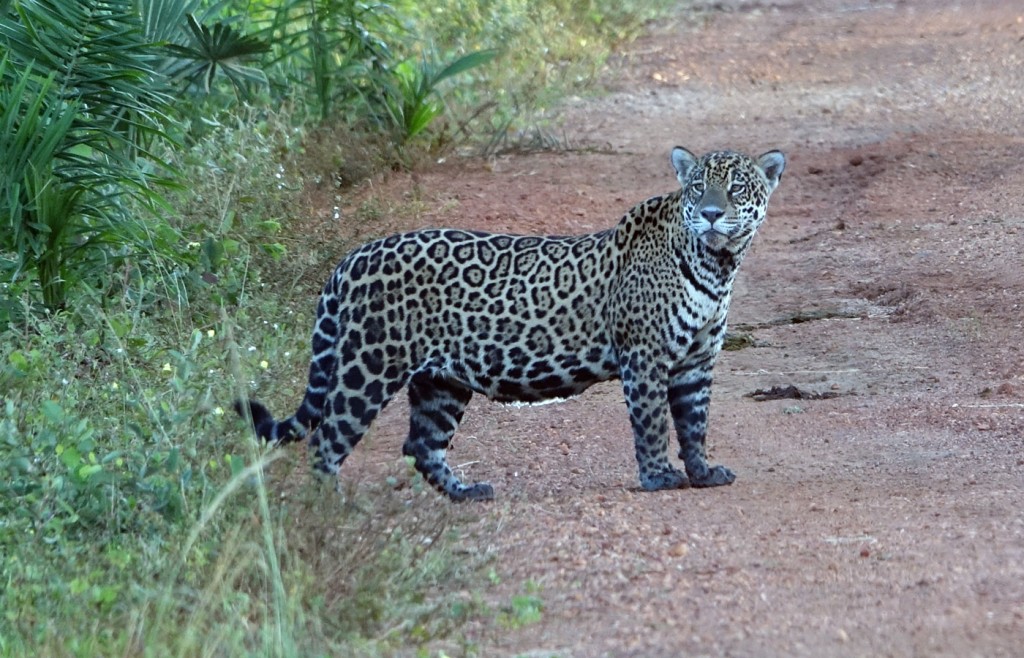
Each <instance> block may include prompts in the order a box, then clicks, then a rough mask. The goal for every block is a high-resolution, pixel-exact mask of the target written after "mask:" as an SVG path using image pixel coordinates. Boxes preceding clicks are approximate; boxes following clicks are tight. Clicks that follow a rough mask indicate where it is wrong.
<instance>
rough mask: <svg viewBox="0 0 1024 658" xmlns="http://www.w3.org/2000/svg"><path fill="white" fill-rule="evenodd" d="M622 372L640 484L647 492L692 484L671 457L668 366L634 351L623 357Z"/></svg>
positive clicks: (620, 367)
mask: <svg viewBox="0 0 1024 658" xmlns="http://www.w3.org/2000/svg"><path fill="white" fill-rule="evenodd" d="M619 371H620V372H619V374H620V377H621V379H622V391H623V393H624V395H625V396H626V407H627V408H628V409H629V420H630V423H631V424H632V426H633V440H634V443H635V446H636V461H637V465H638V466H639V468H640V486H642V487H643V488H644V489H646V490H647V491H657V490H658V489H680V488H683V487H688V486H690V482H689V480H688V479H687V477H686V473H683V472H682V471H681V470H679V469H678V468H675V467H674V466H672V464H671V463H670V462H669V460H668V435H669V427H668V414H667V413H666V410H667V407H668V389H667V385H668V369H667V368H666V367H665V365H664V363H659V360H658V359H656V358H654V357H653V355H651V354H649V353H645V352H643V351H632V352H629V353H627V354H624V355H622V356H621V357H620V358H619Z"/></svg>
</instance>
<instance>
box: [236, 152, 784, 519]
mask: <svg viewBox="0 0 1024 658" xmlns="http://www.w3.org/2000/svg"><path fill="white" fill-rule="evenodd" d="M671 160H672V164H673V166H674V167H675V170H676V174H677V178H678V180H679V182H680V184H681V186H682V187H681V189H679V190H677V191H676V192H674V193H671V194H667V195H665V196H659V197H654V198H651V199H648V200H647V201H644V202H643V203H641V204H639V205H637V206H635V207H634V208H633V209H632V210H630V211H629V212H628V213H626V215H625V216H624V217H623V218H622V220H621V221H620V222H619V223H618V225H617V226H615V227H614V228H611V229H608V230H605V231H601V232H598V233H592V234H589V235H580V236H573V237H524V236H512V235H498V234H491V233H482V232H471V231H458V230H440V229H432V230H422V231H414V232H411V233H405V234H402V235H395V236H392V237H389V238H385V239H382V240H377V241H376V242H371V243H369V244H366V245H364V246H362V247H359V248H358V249H356V250H355V251H353V252H351V253H350V254H349V255H348V256H346V257H345V258H344V259H343V260H342V261H341V263H340V264H339V265H338V267H337V269H335V271H334V274H333V276H331V278H330V279H329V280H328V281H327V283H326V285H325V286H324V291H323V295H322V296H321V298H320V302H319V305H318V307H317V319H316V326H315V329H314V331H313V359H312V361H311V363H310V368H309V384H308V387H307V389H306V396H305V398H304V399H303V401H302V404H301V405H300V406H299V408H298V410H297V411H296V412H295V414H294V415H293V416H291V417H289V418H287V419H285V420H282V421H275V420H274V419H273V417H272V416H271V414H270V412H269V411H268V410H267V409H266V407H264V406H263V405H262V404H260V403H258V402H255V401H250V402H248V403H239V404H238V405H237V409H238V411H239V413H241V414H246V413H248V414H249V415H251V418H252V421H253V423H254V426H255V428H256V432H257V433H258V434H259V436H261V437H263V438H264V439H266V440H267V441H269V442H272V443H288V442H291V441H297V440H300V439H302V438H303V437H305V436H306V434H307V433H308V432H309V431H310V430H314V431H313V432H312V434H311V435H310V443H311V446H312V448H313V449H314V450H315V452H316V462H317V466H318V468H320V469H321V470H323V471H326V472H328V473H337V471H338V469H339V468H340V466H341V464H342V462H343V461H344V460H345V458H346V457H348V455H349V454H350V453H351V451H352V449H353V448H354V447H355V445H356V444H357V443H358V442H359V440H360V439H361V438H362V436H363V434H364V433H365V432H366V431H367V429H368V428H369V426H370V423H371V422H372V421H373V419H374V418H375V417H376V416H377V414H378V413H379V412H380V410H381V409H383V408H384V406H385V405H386V404H387V403H388V401H389V400H390V399H391V397H392V396H393V395H394V394H395V393H397V392H398V390H399V389H400V388H401V387H402V386H403V385H405V384H408V386H409V402H410V406H411V409H412V412H411V419H410V426H409V436H408V438H407V439H406V440H405V445H404V446H403V452H404V454H406V455H411V456H413V457H414V458H415V461H416V468H417V469H418V470H419V471H420V473H422V474H423V476H424V477H425V478H426V479H427V480H428V481H429V482H430V483H431V484H432V485H434V486H435V487H436V488H437V489H439V490H440V491H443V492H444V493H446V494H447V495H448V496H450V497H451V498H452V499H454V500H464V499H489V498H492V497H493V489H492V488H491V486H490V485H489V484H487V483H483V482H479V483H475V484H470V485H466V484H463V483H462V482H461V481H459V479H458V477H456V475H455V474H454V473H453V472H452V470H451V468H449V466H448V462H447V459H446V451H447V448H448V444H449V442H450V441H451V438H452V435H453V433H454V432H455V429H456V428H457V427H458V424H459V421H460V420H461V419H462V414H463V411H464V410H465V408H466V404H467V403H468V402H469V399H470V397H471V396H472V395H473V393H474V392H476V393H480V394H482V395H486V396H487V397H489V398H491V399H493V400H499V401H502V402H539V401H542V400H548V399H552V398H564V397H569V396H572V395H577V394H579V393H582V392H583V391H584V390H586V389H587V388H588V387H589V386H591V385H592V384H594V383H596V382H600V381H606V380H610V379H615V378H619V379H621V380H622V388H623V392H624V394H625V398H626V404H627V407H628V409H629V417H630V421H631V423H632V426H633V434H634V440H635V446H636V458H637V462H638V463H639V469H640V484H641V485H642V486H643V488H644V489H648V490H654V489H666V488H673V487H686V486H688V485H689V486H695V487H707V486H717V485H723V484H730V483H732V481H733V480H734V479H735V476H734V475H733V474H732V472H731V471H730V470H729V469H727V468H725V467H724V466H714V467H712V466H709V465H708V463H707V459H706V452H705V434H706V428H707V419H708V404H709V401H710V394H711V370H712V366H713V365H714V362H715V359H716V357H717V356H718V353H719V351H720V349H721V346H722V341H723V338H724V336H725V325H726V314H727V313H728V310H729V301H730V298H731V295H732V283H733V279H734V278H735V276H736V271H737V268H738V267H739V265H740V261H741V260H742V258H743V256H744V254H745V253H746V251H747V248H748V247H749V246H750V243H751V240H752V238H753V237H754V232H755V231H756V230H757V227H758V226H759V225H760V224H761V222H762V221H764V218H765V213H766V210H767V207H768V198H769V196H771V193H772V191H773V190H774V189H775V187H776V185H778V182H779V179H780V177H781V175H782V171H783V168H784V167H785V158H784V157H783V155H782V154H781V153H780V152H778V151H769V152H768V153H765V154H764V155H761V156H760V157H759V158H757V159H756V160H755V159H752V158H749V157H747V156H745V155H741V154H739V153H734V152H730V151H718V152H712V153H708V154H706V155H704V156H703V157H701V158H697V157H696V156H694V155H693V154H691V153H690V152H689V151H687V150H686V149H683V148H680V147H677V148H675V149H674V150H673V151H672V157H671ZM670 417H671V420H672V421H673V423H674V424H675V429H676V433H677V435H678V438H679V443H680V450H679V456H680V457H681V458H682V460H683V464H684V465H685V468H686V472H685V473H684V472H683V471H681V470H679V469H677V468H675V467H674V466H673V465H672V464H671V463H670V462H669V456H668V449H669V418H670Z"/></svg>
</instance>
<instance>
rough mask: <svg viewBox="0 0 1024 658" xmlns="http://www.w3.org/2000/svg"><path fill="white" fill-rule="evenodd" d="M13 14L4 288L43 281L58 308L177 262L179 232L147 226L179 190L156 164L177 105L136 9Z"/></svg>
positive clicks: (31, 6)
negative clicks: (150, 266) (171, 108)
mask: <svg viewBox="0 0 1024 658" xmlns="http://www.w3.org/2000/svg"><path fill="white" fill-rule="evenodd" d="M14 11H15V12H16V14H15V13H10V12H9V13H8V14H7V15H5V16H2V17H0V43H3V44H4V45H5V46H6V47H7V48H8V49H9V52H8V56H7V57H5V58H4V60H3V61H0V108H2V109H0V130H2V134H0V152H3V153H4V156H5V159H7V161H8V162H9V163H10V165H11V166H6V167H4V168H3V170H2V173H0V188H2V189H3V190H4V193H3V194H2V196H0V221H2V222H3V224H4V226H5V228H6V229H7V230H5V231H3V232H2V233H0V235H2V237H0V249H2V250H3V251H5V252H9V253H12V254H14V255H15V256H16V259H15V260H14V261H13V263H11V264H9V265H8V266H7V268H6V271H5V272H4V274H5V278H8V279H9V280H10V281H11V282H14V283H17V282H18V281H19V280H20V279H21V278H22V277H23V276H24V275H25V274H26V273H29V272H33V271H34V273H35V275H36V277H37V279H38V282H39V289H40V290H41V296H42V301H43V304H44V305H45V306H46V307H47V308H48V309H50V310H57V309H59V308H62V307H63V306H64V304H65V302H66V301H67V295H68V288H69V286H72V285H77V284H84V285H87V286H93V287H95V288H101V289H102V288H104V287H106V286H108V285H109V283H110V282H109V281H107V280H105V279H106V278H107V277H108V276H109V273H110V272H111V270H113V269H116V268H117V267H118V266H120V265H121V264H122V263H125V262H129V261H130V262H132V263H133V264H134V265H135V266H139V265H142V264H145V263H151V262H152V261H153V260H154V259H156V260H164V259H170V260H175V259H176V256H177V254H176V253H175V251H174V244H175V242H176V235H175V234H174V232H173V231H170V230H169V227H167V226H166V225H165V224H162V223H160V222H149V221H146V220H145V219H141V218H140V217H139V214H140V213H147V212H148V211H151V210H152V209H154V208H155V207H156V206H158V205H159V204H161V203H162V199H161V197H160V195H159V193H158V191H157V187H156V186H160V185H167V184H169V181H168V180H167V179H165V178H162V177H160V176H159V175H156V174H155V173H154V171H153V169H152V166H151V162H152V158H148V157H147V155H148V149H149V148H150V147H151V146H152V145H153V143H154V141H159V140H166V135H165V133H164V132H163V131H162V130H161V126H160V120H161V117H162V116H163V113H164V112H165V111H166V110H167V108H168V103H169V96H167V95H166V94H165V93H164V91H163V87H162V85H161V84H160V82H159V76H158V75H157V74H156V73H155V72H154V70H153V69H152V68H151V67H150V59H151V58H150V55H149V50H148V48H147V45H146V44H145V42H144V40H143V39H142V38H141V25H140V23H139V20H138V16H137V15H136V14H135V13H134V11H133V3H132V2H131V1H130V0H104V1H103V2H96V3H65V2H56V1H55V0H38V1H36V2H17V3H15V4H14ZM150 217H152V214H150ZM10 308H11V304H10V300H9V299H8V302H7V304H6V309H7V310H8V311H9V310H10ZM8 317H9V316H8ZM4 319H6V318H4V317H0V321H2V320H4Z"/></svg>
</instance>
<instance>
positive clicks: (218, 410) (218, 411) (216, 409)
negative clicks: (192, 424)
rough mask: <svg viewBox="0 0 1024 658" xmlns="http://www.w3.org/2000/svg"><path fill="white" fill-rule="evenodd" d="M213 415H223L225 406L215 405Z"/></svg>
mask: <svg viewBox="0 0 1024 658" xmlns="http://www.w3.org/2000/svg"><path fill="white" fill-rule="evenodd" d="M213 415H214V416H223V415H224V407H214V409H213Z"/></svg>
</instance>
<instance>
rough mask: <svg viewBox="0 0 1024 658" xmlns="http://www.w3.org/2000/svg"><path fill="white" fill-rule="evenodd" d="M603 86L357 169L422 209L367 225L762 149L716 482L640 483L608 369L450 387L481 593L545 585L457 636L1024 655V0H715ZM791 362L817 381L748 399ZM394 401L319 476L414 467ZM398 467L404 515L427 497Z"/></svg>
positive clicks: (593, 214) (543, 205)
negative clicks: (457, 395) (502, 141)
mask: <svg viewBox="0 0 1024 658" xmlns="http://www.w3.org/2000/svg"><path fill="white" fill-rule="evenodd" d="M608 85H609V87H610V89H611V92H610V93H609V94H607V95H605V96H603V97H601V98H598V99H573V100H572V101H570V102H569V103H567V106H566V107H565V108H564V109H563V111H562V114H561V117H560V120H559V123H560V125H562V126H564V129H565V131H566V134H567V135H568V137H569V143H570V144H571V145H573V146H576V147H579V148H573V149H569V150H567V151H563V152H558V153H533V154H515V155H505V156H501V157H498V158H495V159H492V160H490V161H488V162H483V161H480V160H473V159H468V160H460V159H449V161H448V162H447V163H446V164H442V165H438V166H436V167H433V168H430V169H428V170H426V171H420V172H419V173H417V174H416V175H415V176H405V175H396V176H394V177H392V178H391V179H390V180H388V181H387V182H385V183H384V184H382V185H378V186H376V187H375V189H374V190H373V191H372V194H373V195H375V196H376V197H377V198H378V199H380V200H381V201H382V202H383V203H384V204H388V205H392V204H397V203H401V202H402V201H403V200H405V199H410V198H415V199H417V203H418V204H419V207H420V208H422V212H420V213H419V214H418V215H417V216H416V217H415V218H413V219H408V220H406V219H390V220H388V221H389V222H390V223H392V224H394V226H390V225H389V229H390V228H394V229H399V228H411V227H418V226H457V227H472V228H478V229H485V230H493V231H510V232H516V233H547V234H556V233H563V234H564V233H577V232H588V231H594V230H599V229H602V228H605V227H608V226H611V225H612V224H614V223H615V222H616V221H617V219H618V217H619V216H620V215H621V214H622V212H624V211H625V210H626V209H627V208H628V207H629V206H631V205H632V204H634V203H636V202H638V201H640V200H642V199H644V198H646V197H648V196H651V195H654V194H659V193H662V192H667V191H669V190H671V189H673V186H674V185H675V179H674V176H673V172H672V170H671V166H670V164H669V160H668V154H669V151H670V149H671V147H672V146H673V145H675V144H680V145H683V146H686V147H688V148H689V149H690V150H693V151H696V152H702V151H706V150H711V149H717V148H726V147H727V148H735V149H739V150H743V151H746V152H748V153H751V154H755V155H756V154H757V153H760V152H762V151H766V150H768V149H771V148H779V149H781V150H783V151H785V152H786V153H787V155H788V157H789V165H788V168H787V171H786V175H785V176H784V177H783V181H782V184H781V186H780V188H779V190H778V191H777V192H776V194H775V196H774V197H773V199H772V207H771V210H770V212H769V218H768V221H767V222H766V224H765V225H764V226H763V227H762V229H761V232H760V235H759V237H758V238H757V241H756V243H755V246H754V249H753V252H752V253H751V255H750V256H749V257H748V258H747V260H746V261H745V263H744V269H743V272H742V273H741V275H740V280H739V281H738V283H737V295H736V297H735V300H734V302H733V309H732V315H731V318H730V320H731V328H732V330H733V331H734V332H737V333H738V334H742V335H747V336H748V337H749V340H747V345H748V346H747V347H746V348H745V349H741V350H739V351H730V352H725V353H723V355H722V358H721V360H720V362H719V365H718V367H717V371H716V380H715V388H714V394H713V401H712V414H711V426H710V435H709V441H710V445H711V450H712V458H713V459H712V461H714V462H721V463H724V464H726V465H728V466H729V467H731V468H732V469H733V470H734V471H735V472H736V473H737V476H738V478H737V481H736V483H735V484H733V485H732V486H729V487H722V488H717V489H712V490H679V491H663V492H657V493H645V492H641V491H638V490H637V475H636V464H635V462H634V459H633V448H632V439H631V433H630V429H629V424H628V420H627V417H626V413H625V408H624V405H623V404H622V402H621V399H620V395H621V394H620V391H619V388H618V385H617V384H616V383H611V384H608V385H604V386H600V387H595V388H594V389H592V390H591V391H589V392H588V393H587V394H585V395H584V396H582V397H580V398H578V399H575V400H572V401H569V402H566V403H564V404H560V405H547V406H541V407H532V408H510V407H502V406H499V405H495V404H492V403H489V402H488V401H486V400H482V399H476V400H474V402H473V403H472V405H471V407H470V409H469V411H468V412H467V414H466V420H465V421H464V423H463V426H462V428H461V429H460V432H459V433H458V434H457V435H456V442H455V444H454V448H453V451H452V453H451V461H452V463H453V464H459V465H462V467H461V468H462V470H463V471H464V472H465V477H466V478H467V479H472V480H489V481H490V482H492V483H493V484H494V485H495V491H496V494H497V500H496V501H495V502H494V503H490V504H478V505H468V506H460V507H459V511H458V512H457V515H458V516H459V519H458V521H457V529H458V531H459V532H460V533H462V534H463V536H464V539H463V540H462V541H463V543H464V544H465V546H466V550H467V551H469V552H472V553H474V554H478V555H479V554H481V553H482V554H483V555H484V556H489V557H491V558H493V559H492V561H491V564H492V565H493V569H494V572H495V574H496V575H497V577H498V578H500V581H501V584H500V585H497V586H495V587H492V588H490V589H489V590H488V591H489V592H490V594H493V597H494V598H493V601H489V602H490V603H491V604H493V605H501V604H502V603H503V602H504V603H507V602H508V601H509V599H510V597H511V596H512V595H514V594H517V593H521V592H522V591H523V587H524V583H526V582H527V581H530V582H532V583H534V584H535V585H536V588H537V592H536V596H538V597H539V598H540V599H542V600H543V602H544V609H543V614H542V618H541V620H540V621H539V622H536V623H530V624H526V625H524V626H521V627H518V628H515V627H514V626H516V624H509V626H512V628H501V627H495V626H494V625H489V626H485V625H483V624H482V623H481V625H480V627H479V628H476V627H473V626H471V627H470V628H469V629H468V630H467V631H466V632H467V634H468V640H469V641H470V642H472V643H475V645H476V650H475V651H476V652H477V653H478V654H479V655H482V656H503V655H526V656H549V655H555V656H562V657H566V658H568V657H576V658H582V657H590V656H666V657H667V656H704V655H708V656H719V655H725V656H958V657H959V656H1017V655H1022V654H1024V504H1022V503H1024V340H1022V339H1024V308H1022V305H1024V248H1022V247H1024V132H1022V127H1024V113H1022V109H1021V108H1022V106H1024V9H1022V8H1021V7H1020V6H1018V5H1017V4H1016V3H1009V2H999V1H992V0H988V1H981V2H973V3H961V2H953V1H951V0H938V1H932V0H928V1H925V0H916V1H913V2H911V1H901V0H896V1H895V2H890V3H883V2H874V1H871V0H821V1H811V0H776V1H774V2H771V3H769V4H760V3H757V2H753V3H751V2H730V1H726V2H716V3H713V5H709V6H707V7H706V8H705V9H703V10H702V11H700V13H698V14H697V20H694V16H693V14H691V13H683V14H681V15H680V18H679V20H678V21H677V22H675V23H673V24H671V25H668V26H664V27H661V28H658V29H656V30H655V31H654V33H653V34H651V35H650V36H648V37H645V38H644V39H642V40H640V41H638V42H636V43H634V44H632V45H631V46H630V48H629V49H628V51H627V52H625V53H623V54H622V55H621V57H620V58H619V60H618V61H616V62H615V63H614V66H613V70H611V71H610V72H609V81H608ZM323 214H329V211H327V210H324V211H323ZM374 230H375V231H376V230H379V227H375V228H374ZM339 255H340V254H339ZM317 285H319V282H317ZM299 376H300V375H297V377H299ZM786 386H793V387H796V388H797V389H798V390H800V391H802V392H804V393H806V394H814V393H828V394H834V395H832V396H831V397H825V398H824V399H781V400H769V401H757V400H755V399H754V398H752V397H749V394H751V393H752V392H754V391H755V390H759V389H761V390H767V389H770V388H771V387H786ZM406 412H407V406H406V404H405V402H404V400H398V401H396V402H395V403H394V404H393V405H392V406H391V407H390V408H389V409H388V410H387V411H386V413H385V414H384V415H383V416H382V417H381V419H380V420H379V421H378V424H377V426H376V427H375V430H374V432H373V435H372V436H371V437H370V438H369V439H368V440H367V441H366V442H364V444H362V445H360V446H359V448H358V449H357V451H356V455H354V456H353V458H352V459H351V460H350V461H349V462H348V463H346V465H345V467H344V469H343V471H342V478H343V479H350V480H354V481H356V482H357V483H358V484H357V485H356V486H366V487H374V486H380V485H379V484H374V483H379V482H380V480H381V479H382V474H397V476H398V477H399V478H405V479H407V476H406V474H405V471H404V470H403V467H402V463H401V460H400V457H399V453H400V446H401V442H402V439H403V438H404V432H405V429H406V422H407V421H406ZM405 491H407V492H408V496H410V498H413V497H416V498H417V500H414V501H411V502H410V505H409V510H410V511H409V512H408V513H409V514H421V515H430V514H432V513H433V512H432V511H431V510H432V509H435V508H447V507H451V504H450V503H448V502H447V501H446V500H444V499H443V498H441V497H440V496H437V495H436V494H434V493H433V492H427V493H425V494H423V495H414V494H413V492H412V489H411V488H408V489H406V490H405ZM420 499H422V500H420ZM442 594H443V595H444V596H452V597H458V596H461V595H464V593H460V592H442ZM437 648H440V649H444V650H445V651H446V652H447V653H448V654H449V655H453V656H454V655H461V653H462V652H465V651H466V649H465V648H464V647H460V645H458V644H451V645H448V644H439V645H438V647H437Z"/></svg>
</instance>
